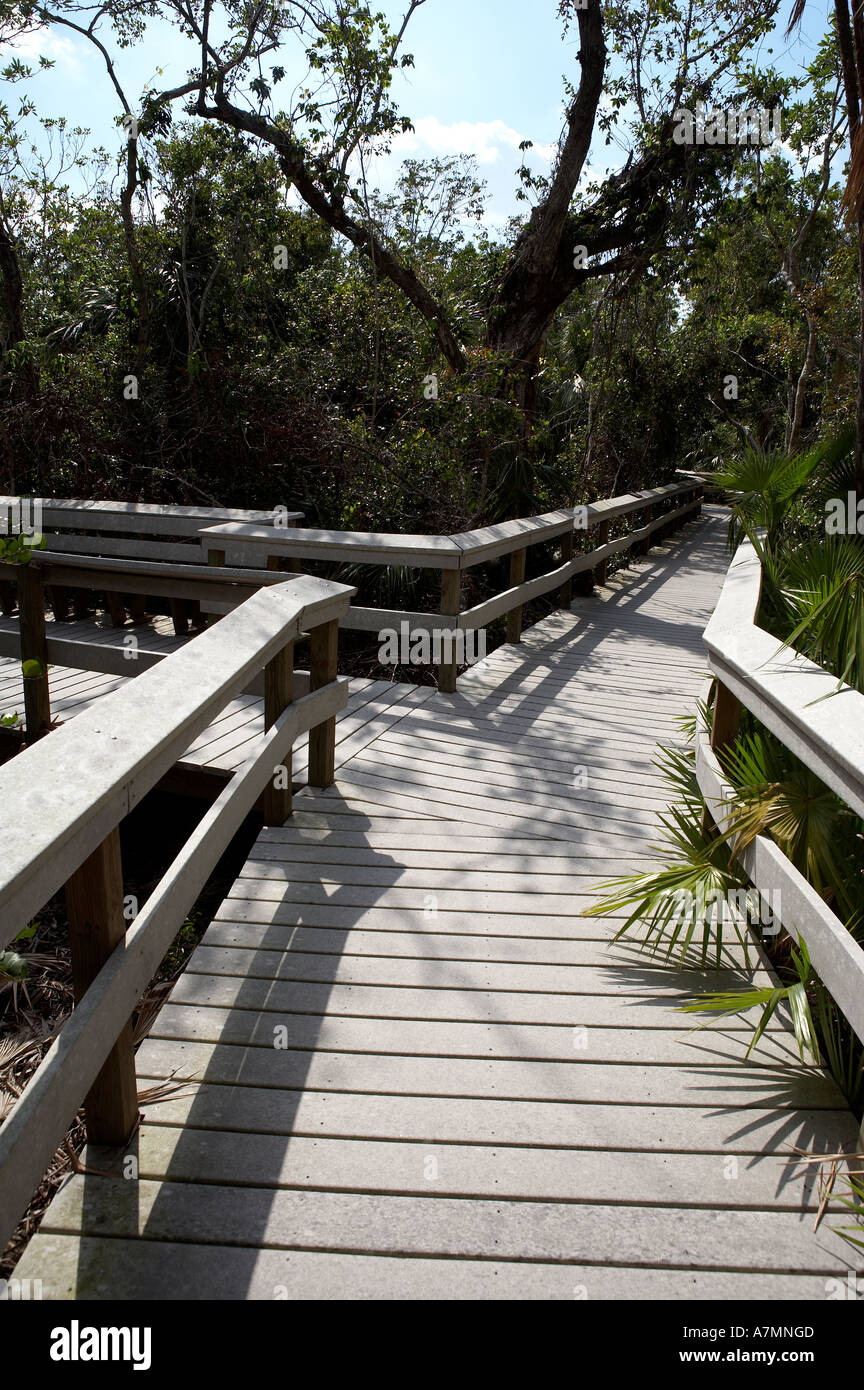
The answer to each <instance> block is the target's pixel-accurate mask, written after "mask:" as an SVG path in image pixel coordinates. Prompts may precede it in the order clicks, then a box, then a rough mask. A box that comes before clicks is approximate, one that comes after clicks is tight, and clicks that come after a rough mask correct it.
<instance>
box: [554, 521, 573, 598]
mask: <svg viewBox="0 0 864 1390" xmlns="http://www.w3.org/2000/svg"><path fill="white" fill-rule="evenodd" d="M573 540H574V537H573V531H572V530H570V531H566V532H565V533H564V538H563V540H562V541H561V564H562V565H566V564H567V562H568V560H572V559H573ZM572 602H573V581H572V580H571V579H565V581H564V583H563V584H562V585H561V588H560V589H559V590H558V607H559V608H566V609H569V607H570V604H571V603H572Z"/></svg>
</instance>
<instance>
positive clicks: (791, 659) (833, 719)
mask: <svg viewBox="0 0 864 1390" xmlns="http://www.w3.org/2000/svg"><path fill="white" fill-rule="evenodd" d="M761 583H762V571H761V566H760V563H759V557H758V555H757V554H756V551H755V550H754V548H753V546H752V545H751V544H750V542H749V541H746V542H744V544H742V545H741V546H740V547H739V549H738V551H737V553H736V555H735V558H734V560H733V561H732V564H731V565H730V567H729V571H728V573H727V576H726V582H725V583H724V585H723V591H722V593H721V596H720V601H719V603H718V604H717V608H716V609H715V612H714V614H713V616H712V618H711V620H710V622H709V623H708V626H707V627H706V629H705V644H706V646H707V648H708V652H709V665H710V667H711V670H712V672H713V674H714V675H715V676H716V677H717V679H718V680H719V681H720V682H721V683H722V684H723V685H724V686H725V687H726V689H728V690H729V691H731V692H732V694H733V695H734V696H735V698H736V699H737V700H739V701H740V702H741V703H742V704H744V705H746V706H747V708H748V709H749V710H750V711H751V713H753V714H754V715H755V716H756V718H757V719H758V720H760V722H761V723H763V724H764V725H765V726H766V728H768V729H770V730H771V732H772V733H773V734H775V735H776V736H777V738H779V739H780V741H781V743H784V744H785V745H786V747H787V748H789V749H790V751H791V752H793V753H794V754H795V755H796V757H799V758H801V760H802V761H803V762H805V763H806V764H807V765H808V767H811V768H812V769H813V771H814V772H815V773H816V774H817V775H818V776H819V777H820V778H821V780H822V781H823V782H824V783H825V784H826V786H828V787H830V788H831V789H832V791H835V792H837V794H838V796H840V797H842V799H843V800H844V801H845V802H847V803H848V805H849V806H852V807H853V808H854V809H855V810H856V811H857V812H858V814H859V815H864V695H862V694H860V693H859V692H858V691H857V690H853V689H852V687H851V686H848V685H844V684H842V683H841V682H839V681H838V680H837V677H836V676H833V675H832V674H831V673H830V671H825V670H823V668H822V667H821V666H817V665H816V663H815V662H813V661H809V660H808V659H807V657H805V656H801V655H800V654H799V653H798V652H795V651H793V650H792V649H791V648H789V647H783V646H782V645H781V643H780V640H779V639H778V638H777V637H772V636H771V634H770V633H768V632H765V631H763V629H762V628H760V627H758V626H757V625H756V623H755V616H756V613H757V611H758V607H759V598H760V593H761Z"/></svg>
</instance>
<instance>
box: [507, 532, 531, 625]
mask: <svg viewBox="0 0 864 1390" xmlns="http://www.w3.org/2000/svg"><path fill="white" fill-rule="evenodd" d="M527 555H528V552H527V550H525V549H524V547H523V549H521V550H514V551H513V552H512V554H511V556H510V588H511V589H515V588H516V587H517V586H518V585H519V584H523V583H524V582H525V560H526V558H527ZM521 637H522V606H521V604H520V605H519V607H518V608H511V610H510V612H509V613H508V614H507V641H508V642H518V641H520V639H521Z"/></svg>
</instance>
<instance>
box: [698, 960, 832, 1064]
mask: <svg viewBox="0 0 864 1390" xmlns="http://www.w3.org/2000/svg"><path fill="white" fill-rule="evenodd" d="M790 957H791V960H792V963H793V965H794V967H795V971H796V974H797V975H798V979H797V980H796V981H795V983H794V984H790V985H782V986H781V985H776V986H769V987H767V988H765V989H758V988H746V989H737V990H724V991H722V992H719V993H714V994H705V995H702V996H701V997H700V998H699V999H693V1000H691V1001H690V1003H689V1004H684V1005H682V1012H683V1013H689V1014H694V1013H708V1014H713V1015H714V1016H716V1017H718V1018H729V1017H730V1016H732V1015H735V1014H740V1013H744V1012H746V1011H747V1010H749V1009H755V1008H761V1010H762V1013H761V1015H760V1018H759V1021H758V1023H757V1024H756V1025H755V1027H754V1030H753V1036H752V1038H751V1039H750V1044H749V1046H748V1048H747V1054H746V1055H747V1057H748V1058H749V1057H750V1054H751V1052H752V1051H753V1049H754V1048H755V1047H756V1046H757V1044H758V1042H759V1039H760V1038H761V1037H762V1036H763V1034H764V1032H765V1029H766V1028H767V1027H768V1024H769V1023H770V1022H771V1019H772V1018H773V1017H774V1014H775V1013H776V1011H777V1008H778V1006H779V1005H780V1004H782V1003H785V1004H786V1006H787V1008H788V1010H789V1013H790V1015H791V1018H792V1027H793V1029H794V1031H795V1041H796V1042H797V1044H798V1053H799V1055H800V1057H801V1061H802V1062H804V1061H806V1060H807V1058H808V1056H809V1058H810V1060H811V1061H812V1062H817V1063H818V1061H819V1043H818V1039H817V1035H816V1028H815V1025H814V1023H813V1016H812V1014H811V1012H810V1001H809V999H808V997H807V986H808V984H809V983H810V978H811V967H810V956H809V955H808V953H807V948H806V946H805V945H804V942H803V941H801V942H800V943H799V948H798V950H797V951H796V950H795V948H794V947H793V948H792V950H791V951H790Z"/></svg>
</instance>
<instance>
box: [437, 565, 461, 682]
mask: <svg viewBox="0 0 864 1390" xmlns="http://www.w3.org/2000/svg"><path fill="white" fill-rule="evenodd" d="M461 607H462V571H461V570H458V569H453V570H442V571H441V614H442V616H443V617H450V618H456V617H458V616H459V613H460V610H461ZM442 645H443V644H442ZM438 689H439V690H440V691H441V692H442V693H443V694H445V695H453V694H455V691H456V642H455V639H454V641H453V646H452V648H451V656H450V660H449V661H442V662H441V665H440V666H439V667H438Z"/></svg>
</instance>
